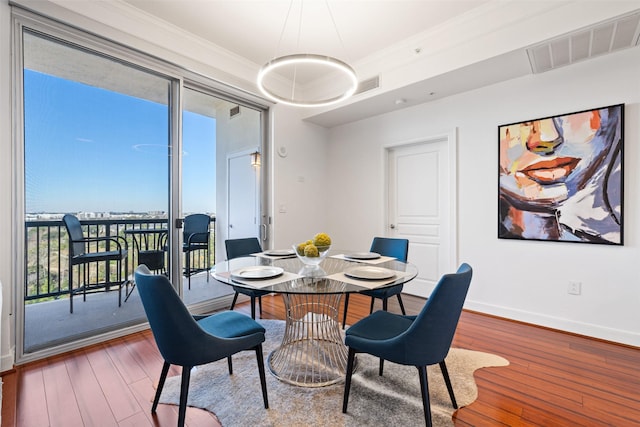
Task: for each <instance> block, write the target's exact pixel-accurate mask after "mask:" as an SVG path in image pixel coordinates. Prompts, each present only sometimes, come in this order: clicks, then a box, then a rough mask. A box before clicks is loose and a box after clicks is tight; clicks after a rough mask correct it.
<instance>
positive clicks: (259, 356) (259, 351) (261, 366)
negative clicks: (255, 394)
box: [256, 344, 269, 409]
mask: <svg viewBox="0 0 640 427" xmlns="http://www.w3.org/2000/svg"><path fill="white" fill-rule="evenodd" d="M256 359H258V373H259V374H260V386H261V387H262V400H263V401H264V409H269V398H268V397H267V378H266V377H265V374H264V359H263V357H262V344H258V345H257V346H256Z"/></svg>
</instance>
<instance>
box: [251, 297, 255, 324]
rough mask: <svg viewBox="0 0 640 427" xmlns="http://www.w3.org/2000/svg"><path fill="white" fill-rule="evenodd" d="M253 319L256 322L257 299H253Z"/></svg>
mask: <svg viewBox="0 0 640 427" xmlns="http://www.w3.org/2000/svg"><path fill="white" fill-rule="evenodd" d="M251 318H252V319H253V320H256V297H251Z"/></svg>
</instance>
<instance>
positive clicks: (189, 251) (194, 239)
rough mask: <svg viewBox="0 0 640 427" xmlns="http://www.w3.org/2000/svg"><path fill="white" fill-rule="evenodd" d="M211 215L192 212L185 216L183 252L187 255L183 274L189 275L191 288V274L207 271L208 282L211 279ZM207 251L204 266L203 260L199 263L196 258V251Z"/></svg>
mask: <svg viewBox="0 0 640 427" xmlns="http://www.w3.org/2000/svg"><path fill="white" fill-rule="evenodd" d="M210 222H211V217H210V216H209V215H205V214H192V215H187V216H186V217H185V218H184V224H183V230H182V252H183V253H184V255H185V267H184V271H183V275H184V276H186V277H187V280H188V286H189V289H191V276H193V275H194V274H197V273H200V272H203V271H206V272H207V282H208V281H209V274H208V272H209V270H211V262H210V260H209V223H210ZM197 251H204V252H205V262H204V266H203V264H202V261H201V260H198V261H197V263H196V262H195V260H194V253H195V252H197Z"/></svg>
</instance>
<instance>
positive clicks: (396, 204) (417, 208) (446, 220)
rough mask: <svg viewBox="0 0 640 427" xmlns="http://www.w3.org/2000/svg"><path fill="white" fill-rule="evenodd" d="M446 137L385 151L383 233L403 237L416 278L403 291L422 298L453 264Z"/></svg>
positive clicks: (451, 176) (450, 173)
mask: <svg viewBox="0 0 640 427" xmlns="http://www.w3.org/2000/svg"><path fill="white" fill-rule="evenodd" d="M452 143H453V142H452V141H451V138H450V137H442V138H437V139H434V140H432V141H425V142H421V143H417V144H411V145H405V146H399V147H392V148H389V149H388V165H387V167H388V173H387V177H388V197H389V199H388V216H387V218H388V224H387V225H388V227H387V230H388V236H389V237H396V238H405V239H409V259H408V261H409V262H411V263H413V264H415V265H416V266H417V267H418V271H419V274H418V277H416V278H415V279H414V280H413V281H411V282H409V283H408V284H406V285H405V286H404V292H406V293H410V294H413V295H418V296H423V297H428V296H429V294H430V293H431V291H432V290H433V287H434V285H435V284H436V283H437V281H438V280H439V278H440V276H442V274H444V273H447V272H450V271H451V268H452V265H453V262H454V259H453V258H454V254H455V251H454V246H455V242H454V239H455V232H454V226H455V220H454V206H453V203H452V202H453V201H454V200H455V194H454V193H453V191H454V189H455V186H454V185H452V181H453V180H454V179H455V178H454V177H455V175H454V174H453V172H454V171H452V168H453V167H452V165H451V164H450V156H451V154H450V153H451V151H450V146H449V144H452Z"/></svg>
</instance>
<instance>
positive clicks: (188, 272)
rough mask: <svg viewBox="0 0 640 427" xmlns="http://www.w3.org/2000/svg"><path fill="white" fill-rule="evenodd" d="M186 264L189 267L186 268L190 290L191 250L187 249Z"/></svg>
mask: <svg viewBox="0 0 640 427" xmlns="http://www.w3.org/2000/svg"><path fill="white" fill-rule="evenodd" d="M185 264H187V268H186V272H187V282H188V286H189V290H191V255H190V253H189V251H187V252H186V255H185Z"/></svg>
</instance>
